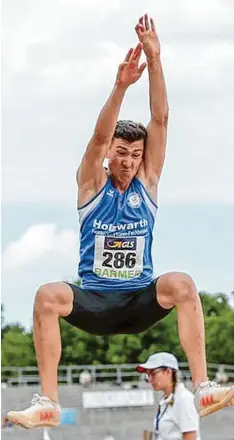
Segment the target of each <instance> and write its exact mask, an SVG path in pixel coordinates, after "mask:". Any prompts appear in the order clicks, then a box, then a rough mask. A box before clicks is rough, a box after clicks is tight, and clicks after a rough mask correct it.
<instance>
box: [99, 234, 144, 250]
mask: <svg viewBox="0 0 234 440" xmlns="http://www.w3.org/2000/svg"><path fill="white" fill-rule="evenodd" d="M136 243H137V241H136V237H132V238H131V239H126V238H111V237H105V242H104V248H105V249H122V250H129V249H131V250H133V251H135V250H136Z"/></svg>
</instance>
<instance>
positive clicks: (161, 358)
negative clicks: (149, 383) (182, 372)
mask: <svg viewBox="0 0 234 440" xmlns="http://www.w3.org/2000/svg"><path fill="white" fill-rule="evenodd" d="M160 367H166V368H171V369H172V370H176V371H178V370H179V365H178V361H177V359H176V357H175V356H174V355H173V354H171V353H166V352H161V353H155V354H152V355H151V356H150V357H149V358H148V359H147V361H146V362H145V363H144V364H141V365H138V366H137V368H136V369H137V371H138V372H139V373H145V372H146V370H154V369H155V368H160Z"/></svg>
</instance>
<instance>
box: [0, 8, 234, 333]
mask: <svg viewBox="0 0 234 440" xmlns="http://www.w3.org/2000/svg"><path fill="white" fill-rule="evenodd" d="M188 5H189V6H188ZM144 8H145V10H142V2H141V1H140V0H130V1H129V2H125V1H124V0H118V1H115V2H110V1H109V0H99V2H96V1H94V0H86V1H85V2H82V1H81V0H66V2H65V1H64V0H41V1H40V2H38V1H37V0H21V2H18V0H7V1H4V2H3V8H2V9H3V66H2V112H3V115H2V116H3V117H2V122H3V132H2V183H3V188H2V302H3V303H4V304H5V308H6V319H7V321H11V322H12V321H20V322H22V323H23V324H24V325H26V326H27V327H29V326H30V325H31V317H32V304H33V296H34V292H35V291H36V289H37V287H38V286H39V285H40V284H42V283H44V282H47V281H53V280H57V279H73V278H75V275H76V268H77V259H78V252H77V249H78V238H77V231H78V226H77V217H76V207H75V205H76V184H75V173H76V168H77V166H78V164H79V162H80V160H81V157H82V154H83V152H84V150H85V147H86V145H87V142H88V140H89V137H90V136H91V134H92V130H93V127H94V124H95V121H96V117H97V115H98V113H99V111H100V109H101V107H102V105H103V103H104V101H105V99H106V97H107V96H108V93H109V92H110V90H111V88H112V86H113V84H114V81H115V77H116V72H117V68H118V64H119V63H120V62H122V60H123V59H124V56H125V53H126V52H127V51H128V49H129V47H131V46H134V45H135V44H136V42H137V40H136V36H135V33H134V26H135V24H136V21H137V20H138V18H139V16H140V15H142V14H143V13H144V12H146V11H147V12H148V13H149V14H150V15H152V16H153V17H154V18H155V22H156V27H157V29H158V34H159V38H160V40H161V48H162V63H163V67H164V72H165V77H166V83H167V88H168V98H169V107H170V119H169V130H168V143H167V155H166V162H165V167H164V171H163V175H162V179H161V182H160V190H159V206H160V209H159V211H158V218H157V223H156V228H155V241H154V247H153V255H154V261H155V269H156V273H157V275H158V274H160V273H163V272H166V271H170V270H182V271H186V272H189V273H190V274H191V275H192V276H193V277H194V279H195V281H196V284H197V287H198V289H200V290H201V289H202V290H207V291H210V292H211V293H215V292H217V291H223V292H225V293H229V292H231V291H232V290H233V289H234V256H233V254H234V253H233V248H234V227H233V225H234V172H233V170H234V142H233V95H234V83H233V71H234V28H233V19H232V16H233V15H232V14H233V9H234V5H233V2H231V1H228V0H206V2H204V1H202V0H197V1H196V2H189V3H188V2H187V0H173V2H171V0H158V1H157V3H156V2H155V1H154V0H147V1H146V2H145V4H144ZM120 23H121V32H120ZM142 58H143V57H142ZM142 61H143V59H142ZM120 118H126V119H133V120H136V121H141V122H143V123H147V121H148V119H149V104H148V79H147V72H145V73H144V76H143V78H142V79H141V81H139V83H137V84H135V85H134V86H132V88H131V89H130V90H129V91H128V92H127V95H126V98H125V100H124V103H123V106H122V109H121V113H120Z"/></svg>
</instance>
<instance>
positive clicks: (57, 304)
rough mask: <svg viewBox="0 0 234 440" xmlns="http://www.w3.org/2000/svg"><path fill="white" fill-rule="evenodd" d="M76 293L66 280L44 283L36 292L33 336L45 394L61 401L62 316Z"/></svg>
mask: <svg viewBox="0 0 234 440" xmlns="http://www.w3.org/2000/svg"><path fill="white" fill-rule="evenodd" d="M72 302H73V293H72V290H71V288H70V287H69V286H67V285H66V284H64V283H51V284H47V285H45V286H42V287H41V288H40V289H39V290H38V292H37V295H36V299H35V304H34V313H33V321H34V325H33V336H34V344H35V349H36V355H37V362H38V368H39V373H40V378H41V387H42V394H43V395H44V396H47V397H49V398H50V399H51V400H53V401H55V402H57V401H58V393H57V370H58V364H59V361H60V357H61V336H60V327H59V316H67V315H68V314H69V313H70V312H71V310H72Z"/></svg>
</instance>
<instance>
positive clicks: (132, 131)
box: [113, 120, 147, 145]
mask: <svg viewBox="0 0 234 440" xmlns="http://www.w3.org/2000/svg"><path fill="white" fill-rule="evenodd" d="M113 137H114V138H122V139H124V140H125V141H127V142H129V143H131V142H135V141H140V140H141V139H143V141H144V145H145V144H146V139H147V130H146V128H145V127H144V125H143V124H141V123H140V122H133V121H128V120H122V121H118V122H117V125H116V127H115V132H114V136H113Z"/></svg>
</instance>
